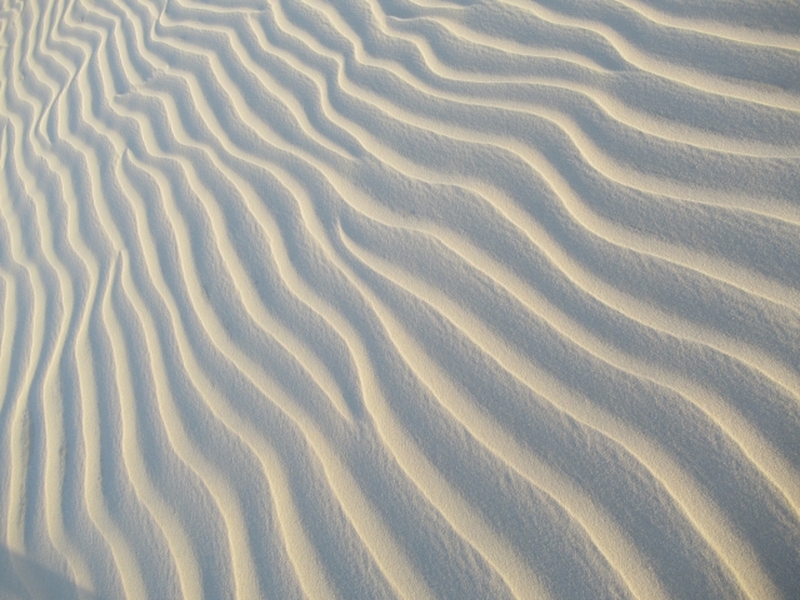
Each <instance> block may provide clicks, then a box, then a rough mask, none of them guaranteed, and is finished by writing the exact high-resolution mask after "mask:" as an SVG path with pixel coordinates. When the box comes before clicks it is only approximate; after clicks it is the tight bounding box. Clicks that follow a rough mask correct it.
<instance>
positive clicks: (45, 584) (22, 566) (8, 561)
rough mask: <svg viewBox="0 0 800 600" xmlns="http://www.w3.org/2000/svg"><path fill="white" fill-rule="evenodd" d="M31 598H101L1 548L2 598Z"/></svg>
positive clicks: (51, 571)
mask: <svg viewBox="0 0 800 600" xmlns="http://www.w3.org/2000/svg"><path fill="white" fill-rule="evenodd" d="M29 598H30V599H36V600H39V599H41V600H50V599H53V600H55V599H59V600H61V599H62V598H63V599H65V600H67V599H71V598H80V599H81V600H99V598H100V596H98V595H96V594H94V593H93V592H90V591H89V590H85V589H82V588H80V587H78V586H77V585H75V583H74V582H72V581H70V580H69V579H68V578H67V577H65V576H64V575H62V574H60V573H57V572H55V571H53V570H51V569H48V568H47V567H44V566H42V565H40V564H39V563H37V562H36V561H34V560H31V559H30V558H28V557H26V556H24V555H22V554H19V553H18V552H14V551H12V550H9V549H8V548H5V547H0V599H2V600H6V599H8V600H22V599H25V600H27V599H29Z"/></svg>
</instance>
